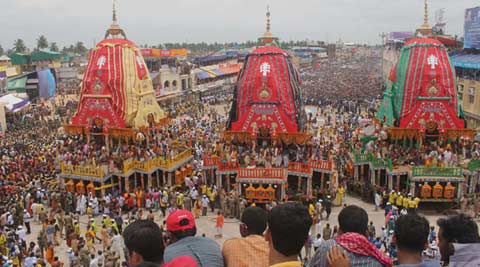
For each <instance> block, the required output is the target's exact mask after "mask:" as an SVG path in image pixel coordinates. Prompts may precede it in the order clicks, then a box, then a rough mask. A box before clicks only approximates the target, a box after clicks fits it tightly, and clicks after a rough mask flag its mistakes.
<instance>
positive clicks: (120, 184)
mask: <svg viewBox="0 0 480 267" xmlns="http://www.w3.org/2000/svg"><path fill="white" fill-rule="evenodd" d="M122 179H123V177H122V176H118V192H120V194H121V193H122Z"/></svg>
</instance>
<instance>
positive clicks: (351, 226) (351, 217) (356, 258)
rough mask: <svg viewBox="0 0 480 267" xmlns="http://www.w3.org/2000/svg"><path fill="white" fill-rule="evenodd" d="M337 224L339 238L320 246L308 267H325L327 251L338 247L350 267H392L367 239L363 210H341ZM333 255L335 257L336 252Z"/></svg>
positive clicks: (352, 207) (347, 208)
mask: <svg viewBox="0 0 480 267" xmlns="http://www.w3.org/2000/svg"><path fill="white" fill-rule="evenodd" d="M338 223H339V225H340V227H339V230H338V232H339V236H338V237H337V238H336V239H330V240H327V241H325V242H323V243H322V244H321V245H320V247H319V249H318V250H317V252H316V253H315V256H314V257H313V258H312V260H311V262H310V265H309V266H310V267H327V266H328V262H327V256H328V253H329V250H330V249H331V248H332V247H336V246H340V249H341V251H342V252H344V253H347V254H348V257H349V258H350V262H351V266H372V267H381V266H383V267H390V266H392V260H391V259H390V258H388V257H387V256H386V255H385V254H384V253H383V252H381V251H380V250H378V249H377V248H376V247H375V245H373V244H372V243H370V242H369V241H368V239H367V231H368V215H367V212H366V211H365V210H364V209H362V208H360V207H357V206H355V205H351V206H347V207H345V208H343V209H342V211H340V214H338ZM332 252H333V251H332ZM332 252H331V253H332ZM334 254H335V255H337V253H336V252H335V253H334ZM340 258H341V257H340ZM334 266H335V265H334Z"/></svg>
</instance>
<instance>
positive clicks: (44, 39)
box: [37, 35, 48, 50]
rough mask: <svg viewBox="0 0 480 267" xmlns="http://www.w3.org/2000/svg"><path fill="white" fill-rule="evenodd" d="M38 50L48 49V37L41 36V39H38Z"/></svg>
mask: <svg viewBox="0 0 480 267" xmlns="http://www.w3.org/2000/svg"><path fill="white" fill-rule="evenodd" d="M37 48H38V49H39V50H40V49H45V48H48V41H47V37H45V36H44V35H40V37H38V39H37Z"/></svg>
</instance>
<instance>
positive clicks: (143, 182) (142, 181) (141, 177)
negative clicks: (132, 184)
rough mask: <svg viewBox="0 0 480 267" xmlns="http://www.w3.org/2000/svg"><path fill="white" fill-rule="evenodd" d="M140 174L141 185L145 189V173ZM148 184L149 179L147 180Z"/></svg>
mask: <svg viewBox="0 0 480 267" xmlns="http://www.w3.org/2000/svg"><path fill="white" fill-rule="evenodd" d="M138 175H139V176H140V186H141V187H142V189H145V179H143V178H144V175H145V174H143V173H139V174H138ZM147 180H148V177H147ZM147 184H148V181H147Z"/></svg>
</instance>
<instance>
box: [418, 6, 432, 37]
mask: <svg viewBox="0 0 480 267" xmlns="http://www.w3.org/2000/svg"><path fill="white" fill-rule="evenodd" d="M417 33H421V34H422V35H423V36H429V35H431V34H432V26H430V24H428V0H424V14H423V24H422V25H421V26H420V28H419V29H418V30H417Z"/></svg>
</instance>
